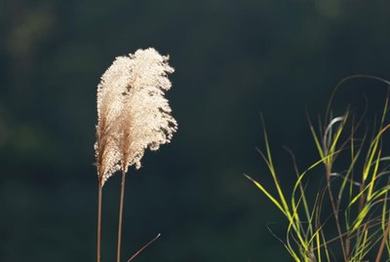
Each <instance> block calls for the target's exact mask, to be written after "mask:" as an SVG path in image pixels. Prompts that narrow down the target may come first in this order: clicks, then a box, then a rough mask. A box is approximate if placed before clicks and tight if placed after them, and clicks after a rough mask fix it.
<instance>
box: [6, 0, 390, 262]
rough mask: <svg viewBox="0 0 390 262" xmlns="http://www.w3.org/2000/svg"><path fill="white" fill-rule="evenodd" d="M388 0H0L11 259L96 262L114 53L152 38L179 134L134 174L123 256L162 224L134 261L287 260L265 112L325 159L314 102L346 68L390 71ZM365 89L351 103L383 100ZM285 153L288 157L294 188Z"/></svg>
mask: <svg viewBox="0 0 390 262" xmlns="http://www.w3.org/2000/svg"><path fill="white" fill-rule="evenodd" d="M389 8H390V3H388V2H386V1H339V0H315V1H314V0H288V1H271V0H260V1H259V0H242V1H232V0H224V1H223V0H208V1H206V0H198V1H180V0H166V1H152V0H134V1H125V0H113V1H101V0H98V1H85V0H68V1H59V0H50V1H49V0H41V1H27V0H12V1H11V0H2V1H0V39H1V40H0V163H1V171H0V203H1V207H2V208H1V213H0V260H1V261H25V260H28V261H58V262H60V261H93V259H94V255H95V224H96V223H95V215H96V171H95V167H94V166H93V162H94V156H93V143H94V139H95V137H94V134H95V130H94V128H95V127H94V125H95V122H96V109H95V108H96V101H95V99H96V85H97V83H98V82H99V77H100V75H101V74H102V73H103V72H104V70H105V69H106V68H107V67H108V66H109V65H110V64H111V62H112V60H113V58H114V57H115V56H118V55H123V54H126V53H129V52H133V51H134V50H136V49H138V48H145V47H149V46H153V47H155V48H156V49H158V50H159V51H160V52H161V53H162V54H170V56H171V64H172V65H173V66H174V67H175V68H176V73H175V74H174V75H173V76H172V81H173V85H174V86H173V89H172V91H170V93H169V98H170V101H171V105H172V107H173V109H174V115H175V117H176V118H177V120H178V122H179V132H178V134H177V135H176V137H174V139H173V142H172V144H170V145H167V146H164V147H163V148H161V150H160V151H159V152H158V154H156V153H150V152H148V153H147V154H146V157H145V159H144V162H143V164H144V168H142V169H141V170H140V172H135V171H133V172H132V174H130V177H129V179H128V184H127V202H126V217H125V228H124V229H125V231H124V238H125V239H124V249H123V253H124V254H128V255H129V256H130V254H131V253H133V252H134V251H135V250H137V249H138V248H139V247H140V246H141V245H142V243H144V242H146V241H148V240H150V239H151V238H152V237H153V236H155V235H156V234H157V233H159V232H160V233H162V237H161V239H160V240H158V242H156V243H155V244H153V246H151V247H150V248H149V249H148V250H147V251H146V252H144V253H143V254H142V255H141V256H140V257H139V258H138V259H137V261H140V262H142V261H153V260H156V259H157V260H158V261H188V262H191V261H193V262H198V261H269V260H270V259H272V260H273V261H288V259H289V258H288V256H287V254H286V252H285V251H284V250H283V248H282V246H281V244H280V243H279V242H278V241H277V240H276V239H274V238H273V237H272V236H271V235H270V234H269V232H268V231H267V226H270V227H271V228H272V229H273V230H274V232H275V234H279V235H280V234H282V232H284V229H283V228H281V225H283V224H284V223H283V222H284V221H283V218H282V217H281V216H280V215H279V214H278V212H277V210H276V209H275V208H274V207H271V204H270V203H268V202H267V200H266V199H265V198H264V197H263V196H262V195H261V194H260V193H259V192H258V191H257V190H256V188H254V187H253V185H251V184H250V183H249V182H248V181H247V180H246V179H245V178H244V177H243V176H242V174H243V173H244V172H245V173H248V174H250V175H252V176H255V177H256V176H263V175H264V172H265V167H264V165H263V164H262V162H261V161H260V158H259V156H258V154H257V152H256V150H255V147H256V146H260V147H261V146H263V145H262V142H261V130H262V127H261V124H260V118H259V112H263V113H264V116H265V119H266V123H267V125H268V130H269V133H270V137H271V144H273V145H274V147H275V148H277V147H280V146H282V145H289V146H290V147H291V148H292V149H293V150H294V151H295V152H296V154H297V156H298V158H299V159H302V161H300V162H299V163H298V164H299V165H302V166H304V165H305V164H307V163H310V162H311V161H312V160H314V159H315V154H314V152H315V149H314V146H313V145H312V143H311V139H309V138H308V137H309V130H308V127H307V123H306V119H305V112H306V111H308V112H309V113H310V114H311V115H313V116H314V117H316V115H317V114H318V113H320V112H322V111H323V109H324V105H325V104H326V102H327V97H328V95H329V93H330V91H331V90H332V88H333V87H334V85H335V84H336V83H337V81H338V80H340V78H342V77H344V76H347V75H350V74H354V73H367V74H375V75H379V76H382V77H384V78H386V77H387V78H390V76H389V72H390V52H389V51H388V49H389V47H390V32H389V30H390V29H389V28H390V27H389V26H388V25H389V24H390V16H389V15H388V10H389ZM355 84H356V85H355V86H354V87H355V89H353V88H349V89H348V90H349V91H345V94H344V95H340V99H339V101H338V104H342V105H346V104H347V103H350V102H351V103H354V102H356V101H357V103H358V102H359V101H361V98H362V95H364V94H365V95H366V96H369V97H372V99H371V100H370V101H376V100H375V99H378V98H380V97H381V96H383V92H379V91H380V89H375V85H378V84H377V83H372V82H369V81H362V82H359V83H355ZM345 90H347V88H346V89H345ZM374 90H375V92H374ZM376 90H378V92H377V91H376ZM372 103H373V104H374V106H375V102H372ZM378 104H381V105H382V103H378ZM285 156H286V154H285V153H284V152H283V151H282V150H281V151H280V152H275V158H276V159H281V161H276V162H279V163H281V164H279V165H277V168H278V169H279V173H281V174H285V176H286V178H285V179H284V181H286V183H288V182H289V181H292V179H293V178H294V175H293V173H292V172H290V171H291V169H290V167H289V166H290V164H289V162H288V161H287V159H288V157H285ZM284 160H285V161H284ZM264 177H265V176H264ZM267 179H269V178H267ZM267 179H264V180H263V182H264V183H268V182H270V181H269V180H267ZM267 181H268V182H267ZM109 182H110V183H108V184H107V185H106V187H105V197H106V199H105V200H106V201H105V203H104V204H105V206H104V214H105V219H104V235H103V237H104V241H103V246H104V250H103V260H104V261H110V260H111V261H112V260H113V259H114V250H115V230H114V229H115V228H116V218H117V200H118V197H119V195H118V189H119V176H118V177H117V178H114V179H112V180H111V181H109Z"/></svg>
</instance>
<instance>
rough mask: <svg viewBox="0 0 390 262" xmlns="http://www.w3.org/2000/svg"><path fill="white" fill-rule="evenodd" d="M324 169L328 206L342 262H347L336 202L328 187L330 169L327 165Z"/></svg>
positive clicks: (329, 186)
mask: <svg viewBox="0 0 390 262" xmlns="http://www.w3.org/2000/svg"><path fill="white" fill-rule="evenodd" d="M325 169H326V181H327V188H328V193H329V199H330V204H331V206H332V211H333V216H334V219H335V223H336V228H337V233H338V235H339V239H340V245H341V251H342V253H343V258H344V261H345V262H347V261H348V254H347V252H346V248H345V243H344V239H343V233H342V231H341V226H340V219H339V210H338V207H337V205H336V201H335V199H334V196H333V193H332V190H331V185H330V184H331V182H330V174H331V167H330V166H329V165H326V167H325Z"/></svg>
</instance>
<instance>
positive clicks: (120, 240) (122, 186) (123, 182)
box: [116, 171, 126, 262]
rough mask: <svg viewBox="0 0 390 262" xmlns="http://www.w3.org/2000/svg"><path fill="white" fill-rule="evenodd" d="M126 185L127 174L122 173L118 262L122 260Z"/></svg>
mask: <svg viewBox="0 0 390 262" xmlns="http://www.w3.org/2000/svg"><path fill="white" fill-rule="evenodd" d="M125 183H126V172H124V171H123V172H122V182H121V193H120V200H119V220H118V241H117V249H116V261H117V262H120V260H121V245H122V221H123V203H124V200H125Z"/></svg>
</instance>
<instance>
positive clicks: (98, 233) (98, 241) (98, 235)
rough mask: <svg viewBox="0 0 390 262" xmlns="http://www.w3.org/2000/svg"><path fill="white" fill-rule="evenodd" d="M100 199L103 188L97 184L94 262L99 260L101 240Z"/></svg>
mask: <svg viewBox="0 0 390 262" xmlns="http://www.w3.org/2000/svg"><path fill="white" fill-rule="evenodd" d="M102 199H103V187H102V186H101V185H100V183H98V212H97V240H96V261H97V262H100V260H101V240H102Z"/></svg>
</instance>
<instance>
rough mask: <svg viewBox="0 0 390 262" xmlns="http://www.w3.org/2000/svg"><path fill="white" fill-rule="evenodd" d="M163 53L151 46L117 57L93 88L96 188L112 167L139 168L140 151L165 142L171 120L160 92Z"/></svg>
mask: <svg viewBox="0 0 390 262" xmlns="http://www.w3.org/2000/svg"><path fill="white" fill-rule="evenodd" d="M168 60H169V57H168V56H161V55H160V54H159V53H158V52H157V51H156V50H155V49H153V48H148V49H145V50H142V49H140V50H137V51H136V52H135V53H134V54H129V56H121V57H117V58H116V59H115V61H114V63H113V64H112V65H111V66H110V67H109V68H108V69H107V71H106V72H105V73H104V74H103V76H102V77H101V82H100V83H99V85H98V91H97V112H98V123H97V127H96V130H97V141H96V144H95V154H96V160H97V167H98V177H99V181H100V183H101V186H103V185H104V183H105V181H106V180H107V179H108V178H109V177H111V176H112V175H113V174H114V173H115V172H116V171H118V170H120V169H121V170H122V171H123V172H127V170H128V168H129V167H130V166H132V165H135V167H136V168H137V169H138V168H140V167H141V159H142V157H143V155H144V152H145V149H148V148H149V149H151V150H158V149H159V146H160V145H161V144H166V143H169V142H170V141H171V138H172V135H173V133H175V132H176V130H177V122H176V120H175V119H174V118H173V117H172V115H171V112H172V110H171V108H170V106H169V103H168V100H167V99H166V98H165V97H164V95H165V91H167V90H169V89H170V88H171V82H170V81H169V79H168V74H169V73H173V72H174V69H173V68H172V67H170V66H169V65H168Z"/></svg>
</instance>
